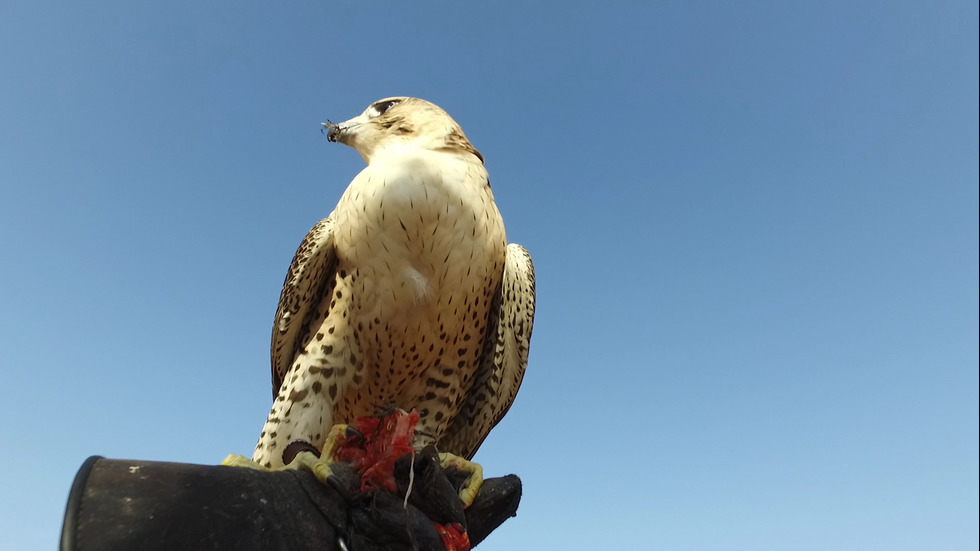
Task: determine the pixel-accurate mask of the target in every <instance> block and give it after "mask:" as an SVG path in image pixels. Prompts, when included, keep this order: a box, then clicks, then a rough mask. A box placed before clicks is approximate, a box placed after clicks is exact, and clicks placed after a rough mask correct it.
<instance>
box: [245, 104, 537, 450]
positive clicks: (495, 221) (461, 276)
mask: <svg viewBox="0 0 980 551" xmlns="http://www.w3.org/2000/svg"><path fill="white" fill-rule="evenodd" d="M328 127H329V128H330V133H329V136H330V138H331V141H340V142H342V143H345V144H347V145H349V146H351V147H353V148H354V149H356V150H357V151H358V152H359V153H360V154H361V156H362V157H364V159H365V161H366V162H367V163H368V166H367V167H366V168H365V169H364V170H363V171H361V173H360V174H358V176H357V177H356V178H355V179H354V181H352V182H351V184H350V186H349V187H348V188H347V191H346V192H345V193H344V195H343V196H342V197H341V199H340V202H339V203H338V204H337V207H336V208H335V209H334V211H333V213H332V214H331V215H330V216H329V217H328V218H326V219H324V220H322V221H320V222H319V223H318V224H317V225H315V226H314V227H313V229H311V230H310V232H309V234H308V235H307V236H306V239H305V240H304V241H303V243H302V244H301V245H300V247H299V249H298V250H297V252H296V256H295V257H294V258H293V262H292V264H291V265H290V267H289V271H288V273H287V276H286V281H285V284H284V285H283V290H282V295H281V296H280V299H279V308H278V310H277V312H276V319H275V324H274V327H273V335H272V380H273V394H274V402H273V406H272V411H271V412H270V413H269V417H268V420H267V421H266V424H265V428H264V430H263V431H262V434H261V436H260V438H259V442H258V444H257V445H256V448H255V453H254V455H253V459H254V460H255V461H256V462H258V463H261V464H263V465H267V466H273V467H275V466H279V465H281V464H282V461H281V453H282V450H283V448H284V447H285V446H286V445H287V444H288V443H289V442H290V441H291V440H294V439H303V440H307V441H309V442H312V443H313V444H314V445H316V446H317V447H318V448H319V447H320V446H322V445H323V441H324V439H325V438H326V436H327V433H328V432H329V430H330V427H331V426H332V425H333V424H335V423H344V422H348V421H351V420H353V418H354V417H357V416H363V415H373V414H375V413H377V411H378V407H379V406H397V407H400V408H402V409H406V410H410V409H412V408H415V409H417V410H418V411H419V413H420V414H421V416H422V417H421V421H420V423H419V434H420V435H422V436H420V437H419V438H418V440H419V441H417V442H416V443H417V444H418V445H423V444H427V443H430V442H435V443H436V445H437V446H438V447H439V449H440V451H448V452H452V453H455V454H456V455H459V456H462V457H466V458H469V457H472V456H473V454H474V453H475V452H476V450H477V448H478V447H479V446H480V444H481V443H482V442H483V439H484V438H486V435H487V433H489V431H490V430H491V429H492V428H493V426H494V425H496V424H497V422H499V421H500V419H501V418H502V417H503V415H504V414H505V413H506V412H507V409H508V408H509V407H510V404H511V403H512V402H513V400H514V396H515V395H516V393H517V390H518V388H519V387H520V384H521V379H522V378H523V375H524V369H525V367H526V366H527V355H528V345H529V341H530V336H531V327H532V323H533V319H534V269H533V266H532V264H531V258H530V256H529V255H528V254H527V251H525V250H524V248H523V247H520V246H519V245H513V244H512V245H507V240H506V234H505V232H504V225H503V221H502V219H501V217H500V213H499V212H498V210H497V207H496V205H495V203H494V200H493V193H492V192H491V190H490V184H489V181H488V178H487V172H486V169H485V168H484V166H483V157H482V156H481V155H480V154H479V153H478V152H477V151H476V149H475V148H473V146H472V145H471V144H470V143H469V141H468V140H467V139H466V136H465V135H464V134H463V132H462V130H461V129H460V128H459V126H458V125H457V124H456V123H455V121H453V119H452V118H450V117H449V115H448V114H446V113H445V112H444V111H442V109H440V108H438V107H436V106H435V105H433V104H431V103H428V102H426V101H423V100H419V99H415V98H387V99H384V100H380V101H378V102H375V103H373V104H372V105H371V106H370V107H368V109H367V110H365V111H364V113H362V114H361V115H360V116H358V117H356V118H354V119H351V120H350V121H347V122H344V123H341V124H339V125H328Z"/></svg>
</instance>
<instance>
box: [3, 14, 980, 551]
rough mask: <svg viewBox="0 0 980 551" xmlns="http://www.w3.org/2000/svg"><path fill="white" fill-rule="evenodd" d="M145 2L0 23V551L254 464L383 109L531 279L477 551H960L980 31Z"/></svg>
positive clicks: (974, 514)
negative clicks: (449, 122)
mask: <svg viewBox="0 0 980 551" xmlns="http://www.w3.org/2000/svg"><path fill="white" fill-rule="evenodd" d="M146 4H147V3H138V2H123V1H120V2H46V1H33V2H5V3H3V4H2V6H0V350H2V353H3V356H2V364H0V365H2V369H3V374H4V375H3V388H4V389H5V391H4V399H3V400H2V402H0V416H2V418H3V419H4V422H3V423H2V428H0V443H2V444H0V446H2V449H3V452H4V453H3V455H4V459H5V460H4V464H3V469H2V470H0V487H2V488H3V490H2V495H3V496H4V497H3V499H0V526H2V529H0V548H3V549H35V548H36V549H42V548H47V549H50V548H52V547H53V546H55V545H56V543H57V541H58V535H59V531H60V526H61V521H62V514H63V511H64V503H65V498H66V497H67V494H68V490H69V486H70V484H71V481H72V479H73V477H74V475H75V472H76V470H77V468H78V467H79V466H80V464H81V463H82V461H83V460H84V459H85V458H86V457H88V456H89V455H93V454H98V455H104V456H108V457H114V458H138V459H150V460H161V461H183V462H193V463H207V464H214V463H217V462H219V461H220V460H221V459H222V458H223V457H224V456H225V455H226V454H227V453H229V452H238V453H246V454H247V453H250V452H251V450H252V447H253V445H254V443H255V439H256V437H257V436H258V433H259V431H260V430H261V427H262V423H263V421H264V419H265V416H266V414H267V413H268V407H269V405H270V403H271V392H270V388H269V379H270V377H269V365H268V363H269V361H268V346H269V334H270V331H271V329H270V328H271V322H272V316H273V314H274V311H275V307H276V301H277V299H278V295H279V290H280V285H281V283H282V280H283V277H284V274H285V270H286V267H287V265H288V263H289V261H290V259H291V257H292V254H293V252H294V250H295V248H296V246H297V245H298V244H299V242H300V240H301V239H302V238H303V236H304V234H305V232H306V231H307V229H309V227H310V226H311V225H313V224H314V223H315V222H316V221H317V220H319V219H320V218H322V217H324V216H326V215H327V214H328V213H329V212H330V211H331V209H332V208H333V206H334V204H335V202H336V200H337V199H338V198H339V197H340V194H341V193H342V192H343V190H344V188H345V186H346V185H347V183H348V182H349V181H350V180H351V178H352V177H353V176H354V175H355V174H356V173H357V171H359V170H360V169H361V167H362V164H363V162H362V161H361V159H360V157H359V156H358V155H357V153H356V152H354V151H353V150H351V149H349V148H346V147H343V146H339V145H335V144H328V143H327V141H326V137H325V136H324V135H323V134H322V133H321V132H320V127H319V123H320V122H321V121H323V120H326V119H328V118H330V119H332V120H335V121H336V120H344V119H346V118H349V117H352V116H354V115H356V114H358V113H360V111H361V110H363V109H364V107H366V106H367V105H368V104H369V103H370V102H371V101H374V100H376V99H379V98H382V97H385V96H391V95H403V94H404V95H414V96H419V97H423V98H426V99H429V100H431V101H433V102H435V103H437V104H439V105H441V106H442V107H444V108H445V109H446V110H447V111H449V112H450V113H451V114H452V115H453V116H454V117H455V118H456V119H457V120H458V121H459V122H460V123H461V125H462V126H463V128H464V129H465V131H466V133H467V134H468V136H469V137H470V139H471V140H472V141H473V143H474V144H475V145H476V147H477V148H478V149H479V150H480V151H481V152H482V153H483V154H484V155H485V156H486V158H487V166H488V169H489V171H490V175H491V181H492V182H493V186H494V190H495V193H496V196H497V201H498V204H499V206H500V209H501V211H502V212H503V214H504V218H505V220H506V222H507V227H508V233H509V237H510V240H511V241H514V242H519V243H522V244H524V245H526V246H527V248H528V249H529V250H530V251H531V253H532V255H533V257H534V260H535V264H536V269H537V277H538V314H537V319H536V325H535V332H534V339H533V341H532V347H531V361H530V366H529V368H528V371H527V376H526V378H525V381H524V386H523V388H522V389H521V393H520V394H519V396H518V399H517V401H516V402H515V404H514V406H513V408H512V409H511V411H510V413H509V414H508V416H507V418H506V419H505V420H504V422H503V423H501V425H499V427H498V428H497V430H495V431H494V433H493V434H492V435H491V437H490V438H489V439H488V440H487V442H486V443H485V445H484V446H483V448H482V449H481V451H480V453H479V454H478V456H477V459H478V460H479V461H481V462H482V463H483V464H484V466H485V468H486V470H487V473H488V474H489V475H491V476H492V475H501V474H506V473H510V472H516V473H518V474H520V475H521V476H522V478H523V480H524V484H525V496H524V500H523V503H522V506H521V509H520V512H519V516H518V517H517V518H516V519H512V520H511V521H509V522H508V523H506V524H505V525H504V526H503V527H502V528H501V529H500V530H499V531H498V532H497V533H495V534H494V536H493V537H491V539H490V540H488V542H487V543H486V544H484V545H482V546H481V547H480V549H481V550H486V551H490V550H504V549H531V548H536V549H612V548H624V549H670V550H718V549H726V550H728V549H745V550H767V549H771V550H783V549H795V550H808V549H813V550H825V549H835V550H866V549H890V550H905V549H908V550H913V549H936V550H944V549H949V550H952V549H975V548H976V547H977V545H978V521H977V518H978V367H977V366H978V337H977V334H978V252H977V251H978V183H977V182H978V153H977V151H978V28H977V20H978V13H977V4H976V2H965V1H964V2H892V1H889V2H819V3H818V2H812V3H790V2H746V3H734V2H718V3H700V2H698V3H695V2H659V3H657V2H649V3H635V4H633V3H623V4H616V5H614V6H613V5H611V4H610V5H609V6H607V7H605V8H598V7H595V6H592V5H590V4H577V3H575V2H555V3H543V2H542V3H517V2H514V3H486V4H481V5H472V4H467V5H462V4H456V3H449V2H433V3H419V4H414V5H412V6H396V5H393V4H388V3H384V4H371V5H365V4H361V3H355V2H289V3H278V4H276V5H275V6H272V5H271V4H270V3H265V2H249V3H245V2H176V1H175V2H166V3H157V4H156V5H146ZM491 4H493V5H491ZM596 4H598V3H596Z"/></svg>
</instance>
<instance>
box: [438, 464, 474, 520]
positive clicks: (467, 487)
mask: <svg viewBox="0 0 980 551" xmlns="http://www.w3.org/2000/svg"><path fill="white" fill-rule="evenodd" d="M439 463H440V464H441V465H442V468H443V469H446V468H449V467H454V468H455V469H456V470H457V471H459V472H463V473H470V477H469V478H467V479H466V483H465V484H464V485H463V487H462V488H461V489H460V490H459V500H460V501H462V502H463V509H468V508H469V506H470V505H472V504H473V501H474V500H475V499H476V495H477V494H479V493H480V488H481V487H483V466H482V465H480V464H479V463H475V462H473V461H469V460H466V459H463V458H462V457H459V456H458V455H454V454H451V453H445V452H444V453H440V454H439Z"/></svg>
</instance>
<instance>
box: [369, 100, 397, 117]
mask: <svg viewBox="0 0 980 551" xmlns="http://www.w3.org/2000/svg"><path fill="white" fill-rule="evenodd" d="M400 101H401V100H400V99H389V100H385V101H379V102H378V103H375V104H374V110H375V111H377V112H378V115H384V114H385V111H387V110H389V109H391V106H392V105H395V104H396V103H398V102H400Z"/></svg>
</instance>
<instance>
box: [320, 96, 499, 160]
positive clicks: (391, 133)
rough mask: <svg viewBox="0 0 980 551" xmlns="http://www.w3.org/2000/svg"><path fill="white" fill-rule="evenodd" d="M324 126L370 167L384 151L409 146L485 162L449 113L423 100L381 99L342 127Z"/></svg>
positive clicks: (325, 124) (340, 125)
mask: <svg viewBox="0 0 980 551" xmlns="http://www.w3.org/2000/svg"><path fill="white" fill-rule="evenodd" d="M323 126H324V128H326V129H327V139H328V140H330V141H331V142H340V143H342V144H344V145H349V146H351V147H353V148H354V149H356V150H357V152H358V153H360V154H361V157H363V158H364V161H365V162H366V163H368V164H371V159H372V157H374V156H375V154H376V153H378V152H379V151H381V150H383V149H386V148H388V147H391V146H399V145H409V144H410V145H412V146H414V147H419V148H424V149H429V150H432V151H444V152H447V153H470V154H473V155H475V156H476V157H477V158H478V159H480V162H481V163H482V162H483V155H480V152H479V151H477V150H476V148H474V147H473V145H472V144H470V141H469V140H468V139H466V135H465V134H463V129H462V128H460V127H459V124H457V123H456V121H454V120H453V118H452V117H450V116H449V113H446V112H445V111H443V110H442V109H441V108H440V107H439V106H438V105H435V104H432V103H429V102H427V101H425V100H423V99H418V98H408V97H393V98H385V99H381V100H378V101H376V102H374V103H372V104H371V105H369V106H368V108H367V109H365V110H364V112H363V113H361V114H360V115H358V116H356V117H354V118H353V119H350V120H348V121H344V122H342V123H339V124H334V123H331V122H325V123H323Z"/></svg>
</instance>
